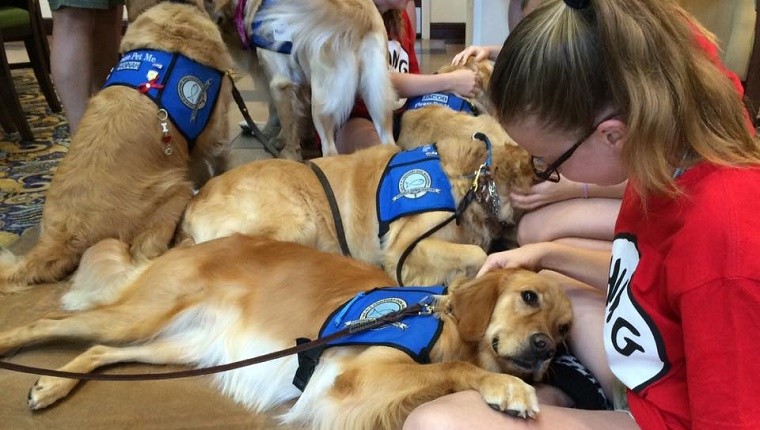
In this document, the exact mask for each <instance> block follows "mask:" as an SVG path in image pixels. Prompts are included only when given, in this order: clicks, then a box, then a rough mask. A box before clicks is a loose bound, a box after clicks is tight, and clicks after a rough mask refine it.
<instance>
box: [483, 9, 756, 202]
mask: <svg viewBox="0 0 760 430" xmlns="http://www.w3.org/2000/svg"><path fill="white" fill-rule="evenodd" d="M702 31H703V28H702V27H701V26H699V25H698V24H696V22H695V21H694V20H693V19H692V18H690V17H689V15H688V14H687V13H686V12H685V11H684V10H683V9H682V8H681V7H680V6H679V5H678V4H677V3H675V2H674V1H672V0H590V2H589V5H588V6H586V7H585V8H583V9H573V8H571V7H570V6H568V5H566V4H565V3H564V2H563V1H561V0H549V1H547V2H546V3H545V4H543V5H542V6H541V7H539V8H538V9H537V10H536V11H534V12H533V13H531V14H529V15H528V16H526V17H525V19H524V20H523V21H521V22H520V24H519V25H518V26H517V27H516V28H515V29H514V31H513V33H512V34H510V36H509V37H508V38H507V40H506V41H505V43H504V46H503V47H502V50H501V52H500V54H499V57H498V59H497V60H496V64H495V66H494V72H493V76H492V78H491V85H490V88H489V93H490V96H491V98H492V100H493V102H494V106H495V108H496V110H497V115H498V117H499V120H500V121H501V122H502V124H503V123H506V122H509V121H512V120H520V119H522V118H525V117H526V116H531V115H535V116H536V117H537V118H540V119H543V120H544V121H545V125H546V126H547V127H549V128H551V129H554V130H562V131H578V132H579V133H580V131H581V130H587V129H588V128H589V127H591V126H592V124H593V121H594V119H595V118H597V117H598V116H599V115H600V114H601V113H602V112H603V111H604V110H605V109H616V110H618V111H619V112H620V114H621V118H623V119H624V120H625V122H626V124H627V133H626V137H625V138H626V141H625V143H624V145H623V148H622V154H621V158H622V163H623V165H624V167H625V168H626V169H627V172H628V176H629V178H630V179H631V183H632V184H633V185H634V186H635V187H636V189H637V191H638V192H639V193H641V194H642V195H645V194H647V193H648V192H655V193H667V194H672V193H677V192H679V190H678V189H677V187H676V186H675V184H674V181H673V178H672V176H673V171H674V169H675V168H676V167H679V166H680V165H681V163H682V162H683V161H684V159H686V160H687V163H693V162H695V161H696V160H698V159H700V158H701V159H704V160H707V161H709V162H712V163H716V164H723V165H737V166H741V165H749V164H755V163H758V162H760V147H758V145H757V142H756V140H755V139H754V138H753V137H752V135H751V134H750V130H749V127H748V123H747V121H746V116H745V110H744V106H743V104H742V101H741V98H740V97H739V94H738V93H737V91H736V89H735V88H734V87H733V85H732V83H731V82H730V80H729V79H728V77H727V76H726V75H725V74H724V73H723V72H722V71H721V70H720V69H719V68H718V67H717V66H716V64H714V63H713V61H712V59H711V58H710V57H709V56H708V54H707V53H706V52H705V51H704V50H703V49H702V48H700V47H699V45H698V42H697V40H696V38H697V36H698V35H699V34H703V35H704V36H705V37H708V38H710V37H711V36H710V35H709V34H707V33H702Z"/></svg>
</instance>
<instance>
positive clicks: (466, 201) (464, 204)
mask: <svg viewBox="0 0 760 430" xmlns="http://www.w3.org/2000/svg"><path fill="white" fill-rule="evenodd" d="M472 137H473V139H478V140H480V141H481V142H483V143H484V144H485V145H486V149H487V151H488V154H487V156H486V161H485V162H484V163H483V164H481V165H480V167H478V170H477V172H475V179H473V181H472V186H471V187H470V188H469V189H468V190H467V193H465V195H464V197H462V201H460V202H459V205H458V206H457V209H456V211H455V212H454V214H453V215H451V216H450V217H448V218H446V219H445V220H443V221H441V222H439V223H438V224H436V225H435V226H433V227H432V228H431V229H430V230H428V231H426V232H425V233H423V234H422V235H420V237H418V238H417V239H415V240H414V241H413V242H412V243H410V244H409V246H407V247H406V249H405V250H404V252H402V253H401V256H400V257H399V259H398V263H396V281H398V284H399V285H400V286H402V287H403V286H404V280H403V279H402V277H401V271H402V270H403V269H404V263H405V262H406V259H407V258H408V257H409V254H411V253H412V251H414V248H415V247H416V246H417V244H419V243H420V242H421V241H423V240H425V239H427V238H428V237H430V236H432V235H433V234H435V233H436V232H437V231H438V230H440V229H442V228H443V227H445V226H446V225H447V224H448V223H450V222H451V221H453V220H456V221H457V225H459V221H460V219H461V216H462V214H463V213H464V211H465V210H467V208H468V207H469V206H470V203H472V201H473V200H475V193H476V192H477V191H478V187H479V186H480V182H479V180H480V177H481V175H483V174H484V173H486V172H487V171H488V169H489V168H490V167H491V164H492V163H493V155H492V151H491V140H490V139H489V138H488V136H486V135H485V133H481V132H477V133H475V134H474V135H473V136H472Z"/></svg>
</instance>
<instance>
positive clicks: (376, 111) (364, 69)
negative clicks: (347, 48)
mask: <svg viewBox="0 0 760 430" xmlns="http://www.w3.org/2000/svg"><path fill="white" fill-rule="evenodd" d="M359 52H361V53H362V55H361V56H360V57H359V58H360V59H361V62H362V66H361V67H360V68H359V70H360V73H361V76H360V78H359V93H360V94H361V96H362V99H363V100H364V103H365V104H366V105H367V111H368V112H369V116H370V117H371V118H372V122H373V123H374V124H375V129H376V130H377V134H378V136H380V142H382V143H384V144H393V143H395V141H394V139H393V101H394V100H396V92H395V91H394V89H393V85H392V84H391V79H390V75H389V72H388V66H387V62H388V60H387V59H386V55H387V53H388V48H387V43H386V41H385V40H384V38H382V37H380V36H379V35H378V34H375V33H371V34H370V35H368V36H367V37H366V38H365V39H364V40H363V41H362V48H361V50H360V51H359Z"/></svg>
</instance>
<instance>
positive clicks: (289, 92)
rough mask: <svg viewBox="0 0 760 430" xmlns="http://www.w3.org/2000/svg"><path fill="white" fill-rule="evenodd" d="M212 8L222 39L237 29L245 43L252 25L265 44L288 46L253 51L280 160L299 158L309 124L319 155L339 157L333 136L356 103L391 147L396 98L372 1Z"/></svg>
mask: <svg viewBox="0 0 760 430" xmlns="http://www.w3.org/2000/svg"><path fill="white" fill-rule="evenodd" d="M262 3H264V4H265V7H262ZM214 4H215V15H216V16H218V17H219V21H220V25H221V26H222V27H223V29H226V30H227V32H229V29H230V27H233V26H236V25H237V24H239V25H240V28H242V29H243V31H244V32H245V37H246V38H247V39H250V40H254V37H253V36H252V32H253V25H254V22H257V23H258V22H261V23H262V25H261V27H260V28H261V31H262V33H264V36H263V38H266V37H269V36H272V35H273V36H272V39H273V42H274V43H275V45H277V43H280V42H282V43H286V42H292V50H291V53H290V54H285V53H280V52H277V51H275V50H273V49H264V48H261V47H259V48H255V50H256V56H257V58H258V61H259V63H260V65H261V66H262V69H263V71H264V73H265V75H266V76H267V77H268V80H269V94H270V96H271V98H272V101H273V106H274V107H275V112H271V109H270V115H272V114H276V115H277V117H278V118H279V122H280V126H281V127H280V134H279V135H278V136H277V138H276V141H277V142H276V143H275V146H276V147H278V148H283V149H282V151H281V155H282V156H284V157H286V158H291V159H296V160H300V159H301V139H302V138H303V137H304V136H306V135H307V134H308V132H310V131H311V127H312V126H311V124H312V121H313V127H315V128H316V131H317V133H318V134H319V138H320V141H321V144H322V154H323V155H324V156H329V155H335V154H337V149H336V147H335V133H336V131H337V130H338V128H339V127H340V126H341V125H342V124H343V123H344V122H345V121H346V120H347V119H348V115H349V113H350V111H351V108H352V107H353V105H354V103H355V99H356V97H357V96H361V98H362V99H363V100H364V102H365V104H366V106H367V109H368V111H369V114H370V116H371V118H372V121H373V122H374V124H375V128H376V130H377V132H378V134H379V136H380V141H381V142H382V143H385V144H393V143H395V141H394V138H393V130H392V110H393V103H394V102H395V100H396V93H395V90H394V89H393V86H392V84H391V81H390V75H389V72H388V60H387V57H388V40H387V34H386V31H385V27H384V25H383V20H382V17H381V15H380V12H379V11H378V10H377V7H376V6H375V4H374V3H373V2H372V0H274V1H272V4H271V5H270V4H268V2H264V1H262V0H214ZM238 11H240V12H238ZM238 15H241V16H238ZM236 19H237V21H239V22H236ZM233 28H234V27H233ZM258 28H259V27H258V26H257V29H258ZM233 31H235V32H237V30H233ZM257 32H258V30H257ZM257 34H258V33H257ZM279 35H282V37H280V36H279ZM288 36H289V37H288ZM256 40H261V39H256ZM233 43H235V44H240V41H235V42H233ZM274 48H276V46H275V47H274ZM269 123H272V121H271V119H270V121H269Z"/></svg>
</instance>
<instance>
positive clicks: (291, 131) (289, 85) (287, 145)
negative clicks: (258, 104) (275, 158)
mask: <svg viewBox="0 0 760 430" xmlns="http://www.w3.org/2000/svg"><path fill="white" fill-rule="evenodd" d="M270 88H271V92H272V96H273V99H274V103H275V105H276V106H277V116H278V117H279V119H280V124H281V127H280V133H279V134H278V135H277V137H276V142H275V147H277V148H282V151H281V152H280V155H282V156H283V157H284V158H288V159H291V160H301V159H302V156H301V142H300V140H299V130H298V119H297V114H296V111H295V106H294V104H295V101H296V100H297V89H296V84H294V83H293V82H290V81H288V80H285V79H276V78H275V79H274V80H272V83H271V85H270Z"/></svg>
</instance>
